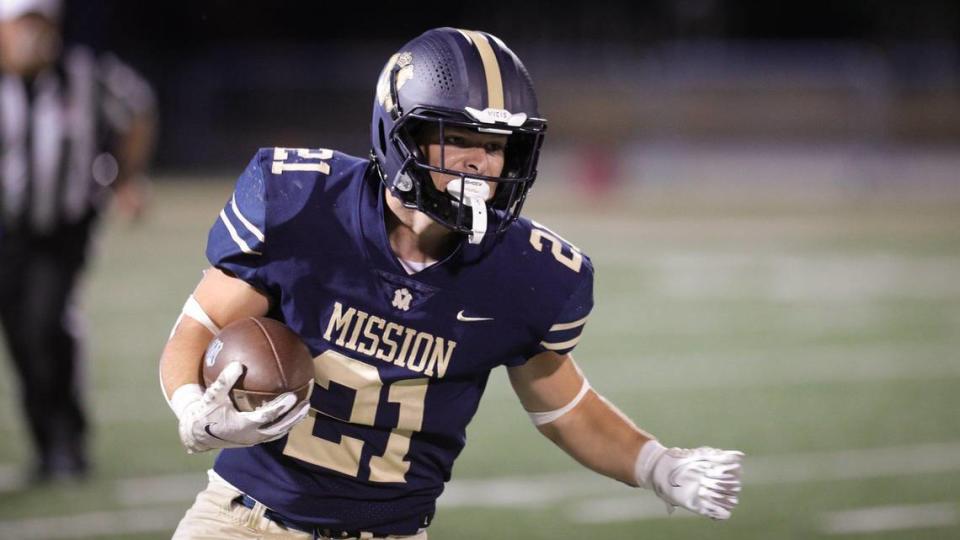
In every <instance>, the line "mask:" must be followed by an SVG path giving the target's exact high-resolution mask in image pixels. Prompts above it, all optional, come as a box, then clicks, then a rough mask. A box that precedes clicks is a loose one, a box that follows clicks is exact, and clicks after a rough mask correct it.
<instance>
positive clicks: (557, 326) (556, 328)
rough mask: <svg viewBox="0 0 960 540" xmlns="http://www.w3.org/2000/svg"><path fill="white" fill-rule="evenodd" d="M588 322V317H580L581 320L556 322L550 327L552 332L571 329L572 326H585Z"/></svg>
mask: <svg viewBox="0 0 960 540" xmlns="http://www.w3.org/2000/svg"><path fill="white" fill-rule="evenodd" d="M586 322H587V317H584V318H582V319H580V320H579V321H573V322H568V323H560V324H555V325H553V326H551V327H550V331H551V332H559V331H561V330H570V329H571V328H576V327H578V326H583V325H584V324H585V323H586Z"/></svg>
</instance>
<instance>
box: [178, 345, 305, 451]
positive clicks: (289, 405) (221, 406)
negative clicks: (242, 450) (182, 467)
mask: <svg viewBox="0 0 960 540" xmlns="http://www.w3.org/2000/svg"><path fill="white" fill-rule="evenodd" d="M241 375H243V366H242V365H241V364H240V363H239V362H232V363H230V364H229V365H227V366H226V367H225V368H223V371H221V372H220V376H219V377H217V380H216V381H214V382H213V384H211V385H210V386H209V387H208V388H207V389H206V391H204V390H203V389H202V388H200V385H199V384H186V385H183V386H181V387H180V388H177V390H176V391H175V392H174V393H173V396H171V398H170V407H171V408H173V412H175V413H176V415H177V418H179V419H180V441H181V442H183V445H184V446H185V447H186V448H187V452H189V453H191V454H193V453H197V452H206V451H207V450H212V449H214V448H238V447H242V446H253V445H256V444H260V443H263V442H268V441H273V440H276V439H279V438H280V437H283V436H284V435H286V434H287V432H288V431H290V429H291V428H292V427H293V426H294V425H295V424H296V423H297V422H299V421H300V420H303V417H304V416H306V415H307V411H308V410H309V408H310V403H309V400H307V401H304V402H303V403H301V404H300V405H297V404H296V403H297V397H296V396H295V395H294V394H293V393H292V392H288V393H286V394H282V395H280V396H277V397H276V398H274V399H272V400H271V401H269V402H267V403H266V404H264V405H263V406H261V407H259V408H257V409H256V410H254V411H250V412H240V411H238V410H237V409H236V408H234V406H233V403H232V402H231V401H230V389H232V388H233V385H234V384H236V382H237V379H239V378H240V376H241ZM284 415H286V416H284ZM281 417H283V418H282V419H281V420H280V421H279V422H276V423H273V424H271V422H274V421H275V420H277V419H278V418H281ZM267 424H269V425H267Z"/></svg>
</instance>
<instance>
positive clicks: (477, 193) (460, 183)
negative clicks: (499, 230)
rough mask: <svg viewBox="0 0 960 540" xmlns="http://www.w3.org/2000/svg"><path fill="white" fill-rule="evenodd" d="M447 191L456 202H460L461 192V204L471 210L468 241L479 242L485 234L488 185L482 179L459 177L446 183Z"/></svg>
mask: <svg viewBox="0 0 960 540" xmlns="http://www.w3.org/2000/svg"><path fill="white" fill-rule="evenodd" d="M447 193H448V194H450V196H452V197H453V198H454V200H455V201H456V202H460V195H461V193H462V194H463V204H465V205H467V206H468V207H470V209H471V211H472V212H473V221H472V230H471V231H470V243H471V244H479V243H480V242H481V241H482V240H483V235H485V234H487V198H488V197H490V186H488V185H487V183H486V182H484V181H483V180H477V179H475V178H469V177H460V178H458V179H456V180H454V181H452V182H450V183H449V184H447Z"/></svg>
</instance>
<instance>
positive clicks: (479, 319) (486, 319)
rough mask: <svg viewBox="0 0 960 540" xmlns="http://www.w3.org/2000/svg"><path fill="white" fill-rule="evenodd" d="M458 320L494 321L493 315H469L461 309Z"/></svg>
mask: <svg viewBox="0 0 960 540" xmlns="http://www.w3.org/2000/svg"><path fill="white" fill-rule="evenodd" d="M457 320H458V321H463V322H477V321H492V320H493V317H467V316H466V315H464V314H463V310H462V309H461V310H460V312H459V313H457Z"/></svg>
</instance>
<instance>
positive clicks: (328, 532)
mask: <svg viewBox="0 0 960 540" xmlns="http://www.w3.org/2000/svg"><path fill="white" fill-rule="evenodd" d="M236 500H237V502H239V503H240V504H242V505H243V506H245V507H247V508H250V509H253V507H254V506H255V505H256V504H257V501H256V500H255V499H254V498H253V497H251V496H249V495H246V494H244V495H240V496H239V497H237V499H236ZM263 517H265V518H267V519H269V520H270V521H273V522H274V523H276V524H278V525H282V526H283V527H286V528H287V529H294V530H297V531H300V532H305V533H310V534H312V535H313V537H314V538H384V537H382V536H380V537H376V536H373V534H371V533H369V532H361V531H344V530H340V529H327V528H324V527H317V526H315V525H311V524H309V523H303V522H300V521H296V520H293V519H290V518H288V517H286V516H284V515H283V514H281V513H279V512H275V511H273V510H270V509H269V508H267V509H266V510H265V511H264V512H263Z"/></svg>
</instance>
